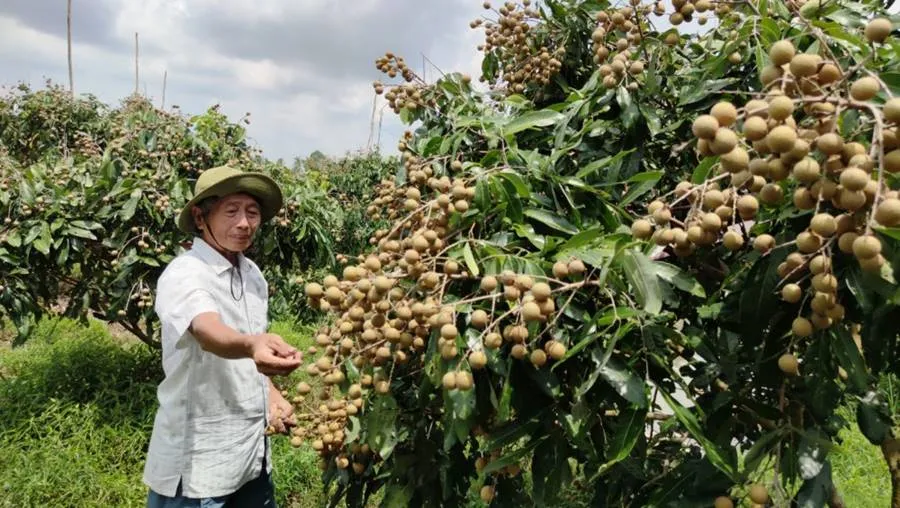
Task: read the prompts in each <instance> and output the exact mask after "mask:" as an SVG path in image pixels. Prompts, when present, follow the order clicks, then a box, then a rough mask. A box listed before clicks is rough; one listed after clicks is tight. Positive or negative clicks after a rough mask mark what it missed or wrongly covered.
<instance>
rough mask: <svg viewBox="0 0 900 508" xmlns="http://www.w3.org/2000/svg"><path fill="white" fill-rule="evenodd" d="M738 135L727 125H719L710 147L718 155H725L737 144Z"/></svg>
mask: <svg viewBox="0 0 900 508" xmlns="http://www.w3.org/2000/svg"><path fill="white" fill-rule="evenodd" d="M737 143H738V137H737V134H735V133H734V131H733V130H731V129H729V128H727V127H719V128H718V130H716V134H715V136H714V137H713V139H712V141H710V142H709V149H710V151H712V153H714V154H716V155H724V154H726V153H728V152H730V151H732V150H734V147H735V146H737Z"/></svg>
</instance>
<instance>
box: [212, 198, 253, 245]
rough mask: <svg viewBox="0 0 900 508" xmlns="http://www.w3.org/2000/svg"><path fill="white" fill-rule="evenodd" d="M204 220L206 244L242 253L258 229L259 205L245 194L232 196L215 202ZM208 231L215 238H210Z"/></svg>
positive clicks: (251, 241)
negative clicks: (210, 231)
mask: <svg viewBox="0 0 900 508" xmlns="http://www.w3.org/2000/svg"><path fill="white" fill-rule="evenodd" d="M206 219H207V220H206V223H205V225H206V228H205V229H204V230H203V239H204V240H205V241H206V242H207V243H209V244H210V245H213V246H216V245H217V244H218V245H221V246H222V247H224V248H226V249H228V250H230V251H235V252H242V251H244V250H246V249H248V248H249V247H250V245H251V244H252V243H253V235H254V233H256V230H257V229H258V228H259V223H260V210H259V205H258V204H257V203H256V200H255V199H253V197H251V196H249V195H247V194H232V195H230V196H226V197H224V198H222V199H220V200H219V201H218V202H216V203H215V204H214V205H213V207H212V210H210V212H209V215H208V216H207V218H206ZM209 230H212V233H213V236H214V237H215V238H212V237H210V234H209Z"/></svg>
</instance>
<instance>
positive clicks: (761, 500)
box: [750, 483, 769, 505]
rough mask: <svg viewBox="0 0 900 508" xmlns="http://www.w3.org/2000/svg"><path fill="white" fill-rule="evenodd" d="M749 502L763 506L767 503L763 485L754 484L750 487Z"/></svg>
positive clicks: (767, 499)
mask: <svg viewBox="0 0 900 508" xmlns="http://www.w3.org/2000/svg"><path fill="white" fill-rule="evenodd" d="M750 500H751V501H753V502H754V503H757V504H762V505H764V504H766V503H768V502H769V492H768V490H766V487H765V486H764V485H761V484H759V483H756V484H754V485H752V486H751V487H750Z"/></svg>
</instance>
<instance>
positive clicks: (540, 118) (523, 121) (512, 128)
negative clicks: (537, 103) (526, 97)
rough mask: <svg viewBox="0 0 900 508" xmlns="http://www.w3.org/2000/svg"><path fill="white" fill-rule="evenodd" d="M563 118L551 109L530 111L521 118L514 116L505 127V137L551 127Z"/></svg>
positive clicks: (503, 129)
mask: <svg viewBox="0 0 900 508" xmlns="http://www.w3.org/2000/svg"><path fill="white" fill-rule="evenodd" d="M563 118H565V116H564V115H563V114H562V113H559V112H557V111H553V110H550V109H542V110H538V111H529V112H528V113H525V114H523V115H521V116H513V117H512V118H511V119H510V121H509V122H507V123H506V124H505V125H503V127H502V132H503V135H504V136H509V135H512V134H516V133H518V132H521V131H524V130H527V129H533V128H535V127H549V126H551V125H553V124H555V123H556V122H559V121H560V120H562V119H563Z"/></svg>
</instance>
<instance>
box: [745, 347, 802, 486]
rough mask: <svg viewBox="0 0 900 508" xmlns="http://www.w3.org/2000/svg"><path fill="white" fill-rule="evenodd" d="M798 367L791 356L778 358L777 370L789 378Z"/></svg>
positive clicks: (794, 357) (797, 370) (794, 373)
mask: <svg viewBox="0 0 900 508" xmlns="http://www.w3.org/2000/svg"><path fill="white" fill-rule="evenodd" d="M799 366H800V364H799V362H798V361H797V357H796V356H794V355H792V354H788V353H786V354H783V355H781V356H780V357H779V358H778V368H779V369H781V372H784V373H785V374H787V375H789V376H796V375H798V374H799V373H800V370H799V368H798V367H799ZM750 492H751V494H750V496H751V497H753V495H754V494H753V491H752V490H751V491H750ZM757 494H759V492H757ZM766 497H767V498H768V494H766ZM754 502H755V501H754Z"/></svg>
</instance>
